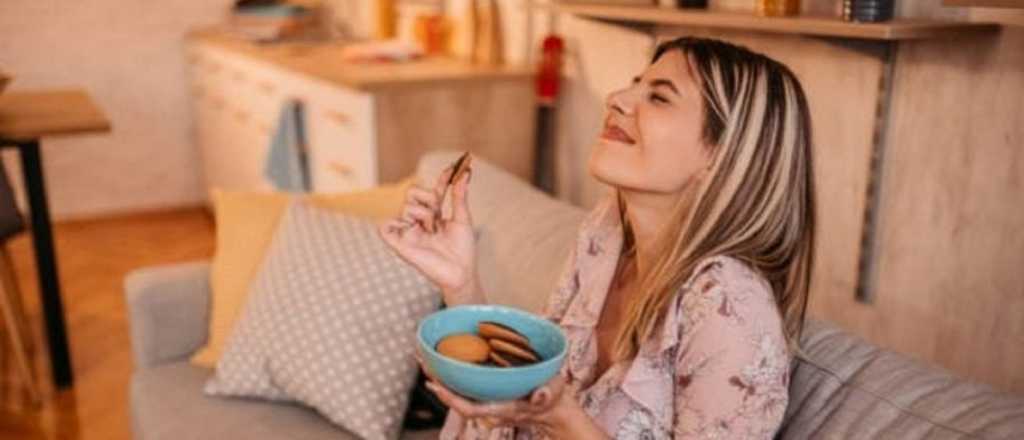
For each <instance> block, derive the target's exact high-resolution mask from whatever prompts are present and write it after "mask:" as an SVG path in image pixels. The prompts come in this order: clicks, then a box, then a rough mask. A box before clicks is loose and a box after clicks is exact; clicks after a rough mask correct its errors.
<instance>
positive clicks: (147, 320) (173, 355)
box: [124, 261, 210, 369]
mask: <svg viewBox="0 0 1024 440" xmlns="http://www.w3.org/2000/svg"><path fill="white" fill-rule="evenodd" d="M209 278H210V264H209V263H208V262H205V261H204V262H194V263H183V264H173V265H166V266H154V267H147V268H143V269H138V270H135V271H133V272H131V273H129V274H128V275H127V276H125V279H124V291H125V302H126V303H127V309H128V321H129V324H130V326H131V338H132V353H133V355H134V358H135V366H136V368H139V369H146V368H150V367H153V366H156V365H159V364H162V363H166V362H168V361H172V360H177V359H181V358H183V357H185V356H188V355H189V354H191V353H192V352H194V351H196V350H197V349H198V348H199V347H200V346H202V345H203V344H204V343H206V337H207V327H208V325H209V319H210V312H209V310H210V306H209V303H210V285H209Z"/></svg>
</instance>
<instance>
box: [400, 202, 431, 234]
mask: <svg viewBox="0 0 1024 440" xmlns="http://www.w3.org/2000/svg"><path fill="white" fill-rule="evenodd" d="M402 219H404V220H405V221H407V222H411V223H418V224H420V225H423V229H424V230H426V231H427V232H429V233H431V234H433V233H434V231H435V228H436V226H437V225H436V223H435V222H434V219H435V212H434V211H433V210H432V209H430V208H427V207H425V206H423V205H419V204H407V205H405V207H403V208H402Z"/></svg>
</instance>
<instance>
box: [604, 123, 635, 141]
mask: <svg viewBox="0 0 1024 440" xmlns="http://www.w3.org/2000/svg"><path fill="white" fill-rule="evenodd" d="M601 137H602V138H604V139H608V140H612V141H616V142H622V143H624V144H630V145H632V144H635V143H636V140H634V139H633V138H631V137H630V136H629V135H628V134H626V131H625V130H623V129H621V128H619V127H616V126H615V125H614V124H611V123H608V124H605V126H604V131H603V132H601Z"/></svg>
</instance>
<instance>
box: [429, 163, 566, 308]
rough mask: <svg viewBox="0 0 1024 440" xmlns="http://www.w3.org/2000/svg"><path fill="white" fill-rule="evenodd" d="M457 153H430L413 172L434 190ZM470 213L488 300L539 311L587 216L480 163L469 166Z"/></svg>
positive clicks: (482, 281) (552, 288)
mask: <svg viewBox="0 0 1024 440" xmlns="http://www.w3.org/2000/svg"><path fill="white" fill-rule="evenodd" d="M459 154H460V153H459V152H451V151H443V152H433V153H430V154H427V155H426V156H424V157H423V158H422V159H421V160H420V163H419V168H418V169H417V171H416V178H417V180H418V181H419V183H420V184H421V185H427V184H429V185H433V184H434V182H435V181H436V180H437V176H438V175H439V174H441V171H442V170H444V168H445V167H447V166H448V165H451V164H452V163H453V162H454V161H455V160H456V159H458V157H459ZM469 211H470V213H471V214H472V216H473V223H474V224H475V226H476V228H477V230H478V231H479V235H478V237H479V238H478V239H477V264H478V269H479V272H480V282H481V283H482V284H483V287H484V292H485V293H486V295H487V300H488V301H489V302H492V303H496V304H505V305H511V306H515V307H519V308H522V309H525V310H529V311H532V312H539V311H541V310H542V309H543V308H544V306H545V304H546V303H547V298H548V296H549V295H550V294H551V292H552V291H553V290H554V288H555V283H556V281H557V278H558V275H559V274H560V273H561V271H562V268H563V267H564V266H565V262H566V259H567V258H568V256H569V250H570V249H572V248H573V247H574V244H575V242H576V233H577V229H578V228H579V224H580V222H581V221H582V220H583V217H584V216H585V215H586V212H585V211H583V210H582V209H580V208H577V207H574V206H572V205H569V204H568V203H564V202H561V201H558V200H556V199H553V198H551V197H549V196H548V195H546V194H544V193H542V192H540V191H538V190H536V189H534V188H533V187H532V186H530V184H529V183H527V182H525V181H523V180H522V179H520V178H518V177H516V176H514V175H512V174H511V173H508V172H507V171H504V170H502V169H500V168H498V167H496V166H494V165H492V164H490V163H487V162H486V161H484V160H481V159H480V158H474V160H473V176H472V179H470V187H469Z"/></svg>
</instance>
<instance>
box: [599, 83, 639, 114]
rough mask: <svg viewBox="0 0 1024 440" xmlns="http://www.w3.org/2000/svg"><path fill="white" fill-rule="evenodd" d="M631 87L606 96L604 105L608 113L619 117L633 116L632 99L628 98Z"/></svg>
mask: <svg viewBox="0 0 1024 440" xmlns="http://www.w3.org/2000/svg"><path fill="white" fill-rule="evenodd" d="M631 91H632V87H630V88H626V89H622V90H618V91H615V92H612V93H609V94H608V98H606V99H605V105H606V106H607V107H608V109H609V110H610V111H614V112H616V113H618V114H621V115H631V114H633V99H632V98H631V97H630V95H631Z"/></svg>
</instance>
